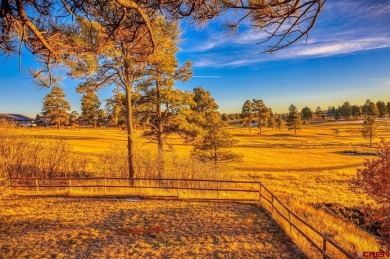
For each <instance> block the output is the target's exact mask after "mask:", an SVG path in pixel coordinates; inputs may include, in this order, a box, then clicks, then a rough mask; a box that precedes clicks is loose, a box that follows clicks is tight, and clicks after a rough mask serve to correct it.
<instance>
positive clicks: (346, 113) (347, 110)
mask: <svg viewBox="0 0 390 259" xmlns="http://www.w3.org/2000/svg"><path fill="white" fill-rule="evenodd" d="M340 112H341V115H342V116H343V117H344V119H346V120H349V118H350V117H351V115H352V106H351V104H350V103H349V102H345V103H343V105H342V106H341V109H340Z"/></svg>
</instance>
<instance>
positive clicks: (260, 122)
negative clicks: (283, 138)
mask: <svg viewBox="0 0 390 259" xmlns="http://www.w3.org/2000/svg"><path fill="white" fill-rule="evenodd" d="M262 124H263V120H262V119H261V117H259V130H260V135H261V130H262V128H261V127H262Z"/></svg>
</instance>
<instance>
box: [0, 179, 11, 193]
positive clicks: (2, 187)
mask: <svg viewBox="0 0 390 259" xmlns="http://www.w3.org/2000/svg"><path fill="white" fill-rule="evenodd" d="M9 186H10V183H9V179H8V178H0V196H5V195H8V194H9Z"/></svg>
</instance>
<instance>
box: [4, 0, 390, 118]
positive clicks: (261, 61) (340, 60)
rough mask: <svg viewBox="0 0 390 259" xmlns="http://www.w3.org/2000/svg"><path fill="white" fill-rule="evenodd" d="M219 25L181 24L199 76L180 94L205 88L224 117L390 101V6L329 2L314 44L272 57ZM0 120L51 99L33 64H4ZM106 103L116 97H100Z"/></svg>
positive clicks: (249, 37)
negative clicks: (257, 103)
mask: <svg viewBox="0 0 390 259" xmlns="http://www.w3.org/2000/svg"><path fill="white" fill-rule="evenodd" d="M223 21H224V20H223V18H219V19H218V20H217V21H214V22H212V23H210V24H208V26H206V27H204V28H203V29H199V28H194V27H192V26H189V25H187V24H186V23H185V22H183V23H182V29H183V34H182V39H183V41H182V43H181V45H180V48H181V51H180V53H179V54H178V58H179V60H180V61H181V62H184V61H185V60H187V59H190V60H192V61H193V64H194V67H193V71H194V76H193V78H192V79H191V80H190V81H189V82H188V83H177V87H179V88H182V89H185V90H191V89H192V88H194V87H197V86H202V87H204V88H205V89H207V90H208V91H210V92H211V94H212V96H213V97H214V98H215V100H216V101H217V103H218V104H219V106H220V111H221V112H228V113H230V112H240V111H241V107H242V104H243V103H244V102H245V100H247V99H250V100H251V99H253V98H256V99H263V100H264V102H265V104H266V105H268V106H269V107H271V108H273V110H274V111H276V112H286V111H287V109H288V107H289V105H290V104H295V105H296V106H297V107H298V108H299V109H300V108H302V107H304V106H306V105H307V106H309V107H311V108H312V109H315V108H316V107H317V106H318V105H319V106H321V108H322V109H326V108H327V107H328V106H330V105H334V106H337V105H339V104H342V103H343V102H344V101H350V102H351V103H353V104H364V102H365V100H366V99H371V100H372V101H378V100H383V101H386V102H387V101H390V0H381V1H376V0H371V1H367V0H327V2H326V3H325V7H324V10H323V11H322V13H321V15H320V17H319V20H318V21H317V24H316V25H315V27H314V29H313V30H312V31H311V32H310V35H309V38H308V40H307V41H306V40H302V41H300V42H297V43H296V44H294V45H292V46H290V47H288V48H286V49H283V50H280V51H278V52H274V53H272V54H267V53H262V51H263V50H264V49H265V48H266V47H267V46H268V45H267V43H265V44H263V45H259V44H257V43H258V42H261V41H262V40H263V39H264V37H265V36H266V34H264V33H263V32H261V31H256V30H253V29H251V28H250V27H249V26H247V25H245V24H243V25H242V26H240V27H239V29H238V32H237V33H235V34H227V33H226V32H225V31H224V29H223V27H222V25H221V24H222V23H223ZM0 64H1V69H0V113H1V112H7V113H24V114H26V115H30V116H35V114H36V113H38V112H40V110H41V107H42V100H43V98H44V96H45V95H46V94H47V93H48V92H49V90H48V89H39V88H37V87H36V86H34V84H33V82H32V79H31V76H30V75H29V73H28V70H29V68H30V66H31V65H32V62H31V57H30V56H29V55H28V53H25V54H24V56H23V57H22V71H21V72H19V68H18V67H19V65H18V58H17V57H11V58H5V59H4V58H3V59H2V60H0ZM76 85H77V82H76V81H72V80H69V79H66V80H64V81H63V82H62V87H63V88H64V90H65V93H66V94H67V96H68V99H69V101H70V104H71V106H72V110H80V98H81V95H80V94H77V93H75V87H76ZM98 94H99V96H100V98H101V99H102V100H104V99H106V98H108V97H110V95H111V89H109V88H106V89H104V90H101V91H99V93H98Z"/></svg>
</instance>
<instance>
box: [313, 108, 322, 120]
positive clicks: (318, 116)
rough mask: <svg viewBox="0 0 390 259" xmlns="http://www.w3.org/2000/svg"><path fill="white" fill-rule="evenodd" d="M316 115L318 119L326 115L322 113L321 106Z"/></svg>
mask: <svg viewBox="0 0 390 259" xmlns="http://www.w3.org/2000/svg"><path fill="white" fill-rule="evenodd" d="M315 114H316V116H317V118H318V119H320V118H322V116H323V114H324V113H323V112H322V109H321V107H320V106H317V108H316V112H315Z"/></svg>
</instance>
